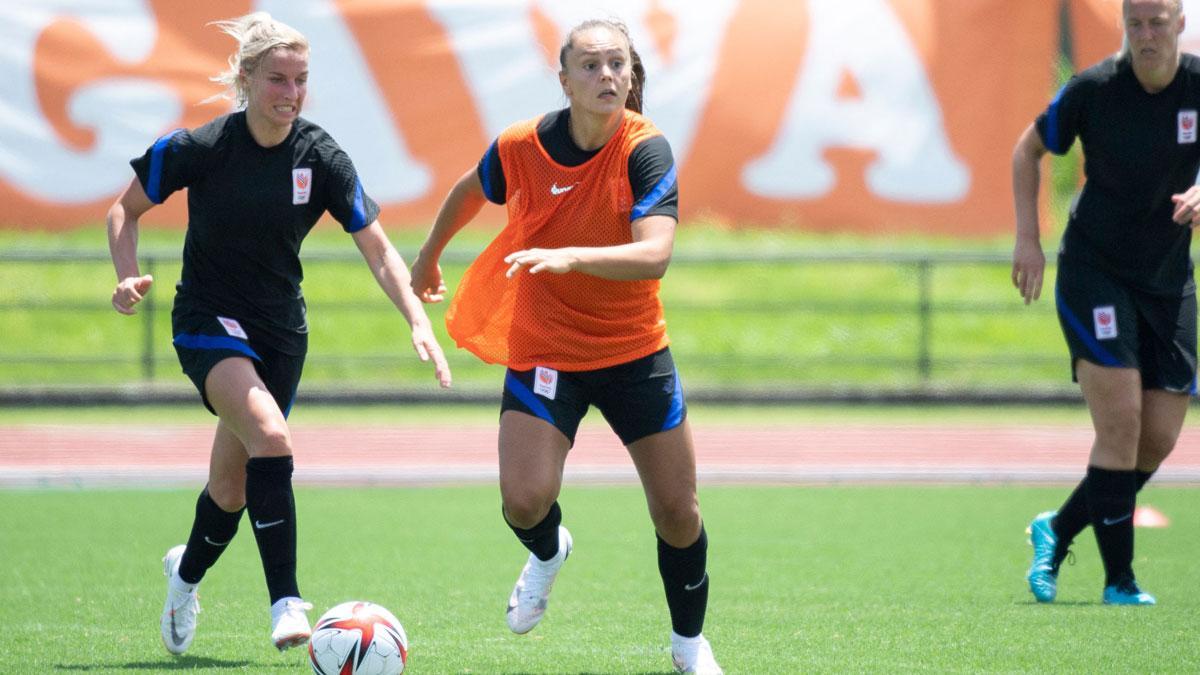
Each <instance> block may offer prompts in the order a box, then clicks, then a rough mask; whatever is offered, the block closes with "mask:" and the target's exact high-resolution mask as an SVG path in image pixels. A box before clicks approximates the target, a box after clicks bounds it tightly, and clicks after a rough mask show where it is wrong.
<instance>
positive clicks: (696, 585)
mask: <svg viewBox="0 0 1200 675" xmlns="http://www.w3.org/2000/svg"><path fill="white" fill-rule="evenodd" d="M706 581H708V572H705V573H704V576H702V577H700V581H697V582H696V583H694V584H684V585H683V590H685V591H694V590H696V589H697V588H700V587H701V586H703V585H704V582H706Z"/></svg>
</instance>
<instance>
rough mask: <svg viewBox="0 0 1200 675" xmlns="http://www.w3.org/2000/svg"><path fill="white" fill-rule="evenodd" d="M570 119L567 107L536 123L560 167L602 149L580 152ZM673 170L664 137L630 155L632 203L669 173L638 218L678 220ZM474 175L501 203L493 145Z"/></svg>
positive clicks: (502, 186)
mask: <svg viewBox="0 0 1200 675" xmlns="http://www.w3.org/2000/svg"><path fill="white" fill-rule="evenodd" d="M570 117H571V109H570V108H564V109H562V110H556V111H554V112H551V113H547V114H546V115H545V116H543V117H542V119H540V120H538V126H537V134H538V142H539V143H541V144H542V147H543V148H545V150H546V153H547V154H549V155H550V158H551V159H553V160H554V161H555V162H558V163H559V164H561V165H563V166H580V165H582V164H584V163H585V162H587V161H588V160H590V159H591V158H593V157H595V156H596V155H597V154H599V153H600V151H601V150H603V149H604V147H603V146H601V147H599V148H596V149H595V150H583V149H581V148H580V147H579V146H578V145H576V144H575V139H573V138H571V127H570V123H569V120H570ZM674 167H675V159H674V157H672V155H671V144H670V143H668V142H667V139H666V137H665V136H655V137H653V138H649V139H646V140H645V141H643V142H642V143H640V144H639V145H638V146H637V147H636V148H634V149H633V152H631V153H630V154H629V171H628V172H629V187H630V188H631V189H632V190H633V202H634V203H635V204H638V203H640V202H642V201H643V200H645V199H646V198H647V196H649V195H650V194H651V192H653V191H654V190H655V188H656V187H658V185H659V183H660V182H662V181H663V178H664V177H667V176H668V174H670V176H671V179H670V180H669V182H668V184H666V188H665V190H664V191H663V192H662V194H661V195H658V194H655V195H654V196H653V197H652V201H653V203H652V204H646V205H645V209H644V210H641V209H639V210H638V211H637V217H638V218H642V217H645V216H670V217H671V218H674V219H675V220H679V187H678V183H677V181H675V180H674V178H673V177H674V172H673V171H672V169H673V168H674ZM476 173H477V174H478V175H479V181H480V182H481V183H482V184H483V185H485V186H487V188H485V195H486V196H487V198H488V200H489V201H491V202H494V203H496V204H503V203H504V201H505V194H507V189H508V182H507V181H506V180H505V178H504V167H503V166H502V165H501V163H500V153H498V152H496V143H495V142H493V143H492V146H491V147H490V148H488V151H487V152H486V153H485V154H484V156H483V158H482V159H480V160H479V166H478V167H476Z"/></svg>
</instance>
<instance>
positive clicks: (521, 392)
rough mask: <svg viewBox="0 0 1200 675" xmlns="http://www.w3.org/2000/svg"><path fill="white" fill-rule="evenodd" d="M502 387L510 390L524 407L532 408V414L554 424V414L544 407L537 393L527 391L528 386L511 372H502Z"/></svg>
mask: <svg viewBox="0 0 1200 675" xmlns="http://www.w3.org/2000/svg"><path fill="white" fill-rule="evenodd" d="M504 387H505V389H508V390H509V391H511V392H512V393H513V395H514V396H516V397H517V399H518V400H520V401H521V403H524V404H525V407H526V408H529V409H530V410H532V411H533V414H535V415H537V416H538V417H540V418H542V419H543V420H546V421H547V422H549V423H550V424H551V425H553V424H554V416H553V415H551V414H550V411H549V410H547V409H546V406H545V405H543V404H542V402H541V401H539V400H538V399H537V395H535V394H534V393H533V392H532V391H529V387H526V386H525V385H524V384H523V383H522V382H521V381H520V380H518V379H517V378H516V377H515V376H514V375H513V374H512V373H505V374H504Z"/></svg>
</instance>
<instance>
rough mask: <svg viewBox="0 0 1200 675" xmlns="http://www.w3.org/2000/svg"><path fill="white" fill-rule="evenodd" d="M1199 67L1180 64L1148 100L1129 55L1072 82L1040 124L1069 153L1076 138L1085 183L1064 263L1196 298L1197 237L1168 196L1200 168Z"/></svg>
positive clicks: (1054, 147)
mask: <svg viewBox="0 0 1200 675" xmlns="http://www.w3.org/2000/svg"><path fill="white" fill-rule="evenodd" d="M1198 111H1200V59H1197V58H1196V57H1195V56H1192V55H1190V54H1184V55H1182V59H1181V61H1180V65H1179V70H1178V72H1177V73H1176V75H1175V79H1174V80H1173V81H1172V82H1171V84H1170V85H1169V86H1168V87H1167V88H1166V89H1164V90H1162V91H1160V92H1158V93H1155V94H1151V93H1148V92H1147V91H1146V90H1145V89H1143V88H1142V86H1141V84H1140V83H1139V82H1138V80H1137V78H1136V76H1135V75H1134V73H1133V67H1132V62H1131V60H1130V58H1129V57H1128V56H1125V57H1120V58H1118V57H1113V58H1109V59H1106V60H1105V61H1102V62H1100V63H1099V64H1097V65H1095V66H1093V67H1091V68H1089V69H1087V70H1085V71H1083V72H1082V73H1079V74H1078V75H1076V76H1075V77H1073V78H1072V79H1071V80H1070V81H1069V82H1068V83H1067V84H1066V85H1065V86H1064V87H1063V88H1062V90H1060V91H1059V93H1058V95H1057V96H1055V98H1054V100H1053V101H1052V102H1051V103H1050V105H1049V107H1048V108H1047V109H1046V111H1045V112H1043V113H1042V114H1041V115H1040V116H1039V117H1038V118H1037V122H1036V128H1037V131H1038V133H1039V135H1040V136H1041V139H1042V142H1043V144H1044V145H1045V146H1046V148H1047V149H1048V150H1050V151H1051V152H1053V153H1055V154H1065V153H1066V152H1067V151H1068V150H1069V149H1070V148H1071V146H1072V144H1073V143H1074V141H1075V139H1076V138H1078V139H1079V140H1080V142H1081V144H1082V147H1083V156H1084V174H1085V176H1086V181H1085V183H1084V186H1083V191H1082V192H1081V193H1080V196H1079V199H1078V200H1077V202H1076V204H1075V206H1074V207H1073V209H1072V212H1071V215H1070V219H1069V221H1068V224H1067V229H1066V231H1065V232H1064V234H1063V241H1062V248H1061V251H1060V255H1061V258H1062V260H1063V262H1064V263H1067V264H1070V263H1073V262H1077V263H1083V264H1089V265H1094V266H1097V267H1099V268H1101V269H1103V270H1105V271H1106V272H1108V273H1110V274H1112V275H1113V276H1115V277H1116V278H1118V279H1120V280H1122V281H1123V282H1124V283H1127V284H1129V285H1130V286H1131V287H1133V288H1135V289H1137V290H1140V291H1143V292H1147V293H1151V294H1155V295H1173V296H1180V295H1186V294H1190V293H1194V292H1195V283H1194V282H1193V280H1192V262H1191V257H1190V253H1189V249H1190V245H1191V238H1192V232H1191V228H1189V227H1187V226H1184V225H1179V224H1177V223H1175V222H1174V221H1173V220H1172V219H1171V214H1172V212H1173V211H1174V204H1173V202H1172V201H1171V196H1172V195H1174V194H1178V193H1182V192H1184V191H1186V190H1187V189H1188V188H1189V187H1191V186H1192V185H1194V184H1195V183H1196V179H1197V170H1198V169H1200V137H1198V127H1200V119H1198V114H1200V113H1198Z"/></svg>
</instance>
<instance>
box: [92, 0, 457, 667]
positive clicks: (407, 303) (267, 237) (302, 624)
mask: <svg viewBox="0 0 1200 675" xmlns="http://www.w3.org/2000/svg"><path fill="white" fill-rule="evenodd" d="M217 25H218V26H219V27H220V28H221V29H222V30H223V31H224V32H225V33H227V34H229V35H230V36H232V37H233V38H234V39H235V40H237V42H238V49H237V51H236V52H235V53H234V55H233V56H232V57H231V58H230V69H229V71H227V72H226V73H224V74H222V76H221V77H219V78H216V79H217V80H218V81H220V82H222V83H224V84H226V85H227V86H228V87H229V88H230V89H231V90H232V91H233V93H234V94H235V95H236V99H237V103H238V104H239V106H240V107H242V108H244V109H242V110H240V111H238V112H234V113H231V114H228V115H223V116H221V117H218V118H217V119H215V120H213V121H212V122H209V123H208V124H206V125H204V126H202V127H199V128H197V129H194V130H191V131H188V130H182V129H181V130H176V131H173V132H171V133H169V134H167V135H166V136H163V137H162V138H160V139H159V140H158V141H157V142H155V143H154V145H153V146H152V147H151V148H150V149H149V150H148V151H147V152H146V154H145V155H144V156H142V157H139V158H137V159H134V160H133V161H132V162H131V164H132V166H133V169H134V171H135V173H136V174H137V175H136V178H135V179H134V180H133V181H131V182H130V184H129V187H127V188H126V189H125V191H124V192H123V193H122V194H121V196H120V198H119V199H118V200H117V202H116V203H115V204H113V205H112V207H111V208H110V209H109V212H108V231H109V247H110V249H111V252H112V258H113V264H114V265H115V267H116V272H117V279H118V283H117V287H116V290H115V291H113V295H112V304H113V307H114V308H116V310H117V311H118V312H120V313H122V314H133V313H134V312H135V306H136V305H137V303H138V302H139V301H141V299H142V298H143V297H144V296H145V294H146V293H147V292H148V291H149V288H150V285H151V283H153V279H151V277H150V276H149V275H142V274H141V272H140V271H139V267H138V261H137V225H138V218H139V217H141V215H142V214H143V213H145V212H146V211H147V210H149V209H150V208H151V207H153V206H154V205H155V204H159V203H162V202H163V200H165V199H166V198H167V197H168V196H169V195H170V194H171V193H173V192H175V191H176V190H179V189H181V188H185V187H186V188H188V197H187V199H188V229H187V236H186V240H185V243H184V250H183V269H182V275H181V276H182V278H181V280H180V282H179V284H178V285H177V287H176V295H175V304H174V308H173V310H172V313H171V323H172V332H173V335H174V344H175V349H176V351H177V353H178V355H179V361H180V363H181V364H182V366H183V371H184V373H186V374H187V375H188V377H190V378H191V380H192V381H193V383H195V385H196V387H197V389H198V390H199V391H200V395H201V398H202V400H203V401H204V404H205V406H206V407H207V408H208V409H209V410H210V411H212V412H213V413H214V414H216V415H217V430H216V437H215V438H214V440H213V446H212V456H211V463H210V467H209V476H208V484H207V486H206V487H205V489H204V490H203V491H202V492H201V493H200V498H199V500H198V501H197V503H196V515H195V519H194V521H193V524H192V530H191V534H190V536H189V538H188V541H187V544H186V545H180V546H176V547H174V548H172V549H171V550H170V551H168V552H167V555H166V557H164V559H163V563H164V573H165V574H166V575H167V577H168V584H167V586H168V590H167V600H166V603H165V606H164V607H163V613H162V620H161V630H162V638H163V643H164V644H165V645H166V648H167V650H168V651H170V652H171V653H173V654H182V653H183V652H184V651H185V650H186V649H187V648H188V646H189V645H190V644H191V642H192V638H193V637H194V635H195V629H196V614H197V612H198V611H199V603H198V602H197V599H196V588H197V585H198V584H199V582H200V579H201V578H202V577H203V576H204V573H205V572H206V571H207V570H208V568H209V567H211V566H212V565H213V564H214V563H215V562H216V561H217V558H218V557H219V556H220V555H221V553H222V552H223V551H224V550H225V547H226V545H228V544H229V542H230V541H231V540H232V538H233V536H234V534H235V533H236V532H237V529H238V521H239V520H240V519H241V516H242V511H248V512H249V517H250V523H251V525H252V526H253V529H254V536H255V539H256V541H257V543H258V549H259V554H260V556H261V558H262V563H263V570H264V573H265V575H266V581H267V589H268V592H269V595H270V601H271V639H272V642H273V643H274V645H275V646H276V647H277V648H279V649H281V650H282V649H286V648H288V647H292V646H295V645H299V644H303V643H304V642H306V641H307V640H308V638H309V635H310V633H311V630H310V627H309V622H308V618H307V615H306V614H305V611H306V610H307V609H311V605H309V604H308V603H306V602H304V601H302V600H301V599H300V591H299V587H298V585H297V582H296V508H295V502H294V500H293V496H292V478H291V477H292V454H293V448H292V440H291V434H290V432H289V430H288V425H287V422H286V419H287V415H288V412H289V410H290V408H291V404H292V401H293V398H294V396H295V393H296V387H297V385H298V383H299V381H300V372H301V368H302V367H303V364H304V356H305V352H306V350H307V332H308V327H307V323H306V320H305V307H304V299H303V296H302V295H301V292H300V281H301V278H302V270H301V266H300V259H299V252H300V244H301V241H302V240H303V239H304V237H305V236H306V235H307V234H308V232H309V231H310V230H311V229H312V227H313V226H314V225H315V224H316V222H317V220H318V219H319V218H320V217H321V216H322V215H323V214H324V213H325V212H326V211H328V212H329V213H330V214H332V215H333V217H334V218H335V219H336V220H337V221H338V222H339V223H340V224H341V226H342V228H343V229H344V230H345V231H346V232H348V233H350V234H351V236H352V237H353V238H354V243H355V244H356V245H357V246H358V249H359V251H360V252H361V253H362V255H363V258H364V259H365V260H366V261H367V264H368V265H369V266H370V268H371V272H372V273H373V274H374V275H375V279H376V281H377V282H378V283H379V285H380V287H381V288H382V289H383V290H384V292H385V293H387V295H388V297H389V298H390V299H391V300H392V302H393V303H394V304H395V305H396V307H397V308H398V309H399V310H400V312H401V313H402V314H403V315H404V318H405V319H406V320H407V321H408V323H409V325H410V327H411V329H412V344H413V347H414V348H415V349H416V351H417V354H418V355H419V356H420V358H421V360H423V361H429V360H432V361H433V363H434V368H435V371H436V377H437V379H438V381H439V382H440V383H441V385H442V386H443V387H447V386H449V385H450V370H449V368H448V367H447V365H446V361H445V358H444V357H443V355H442V351H441V348H440V347H439V345H438V343H437V339H436V338H435V337H434V334H433V331H432V328H431V325H430V322H429V319H428V317H426V315H425V311H424V309H423V308H422V306H421V302H420V301H419V300H418V299H417V298H416V296H415V295H414V294H413V292H412V290H411V288H410V283H409V275H408V271H407V269H406V267H405V264H404V261H403V260H402V259H401V258H400V255H399V254H398V253H397V252H396V250H395V249H394V248H393V247H392V245H391V243H390V242H389V241H388V238H387V235H386V234H385V233H384V231H383V228H382V227H381V226H380V225H379V221H378V220H377V219H376V218H377V216H378V214H379V207H378V206H377V205H376V204H375V202H374V201H372V200H371V198H370V197H369V196H367V194H366V193H365V192H364V191H363V188H362V184H361V182H360V181H359V179H358V176H357V173H356V172H355V170H354V165H353V164H352V163H351V161H350V158H349V157H347V156H346V153H345V152H343V151H342V150H341V148H339V147H338V145H337V143H335V142H334V140H333V139H332V138H331V137H330V136H329V135H328V134H327V133H325V131H324V130H323V129H321V128H320V127H318V126H317V125H315V124H313V123H311V122H309V121H307V120H305V119H303V118H301V117H300V116H299V115H300V111H301V108H302V107H303V104H304V97H305V93H306V83H307V79H308V41H307V40H306V39H305V37H304V36H303V35H301V34H300V33H299V32H297V31H296V30H295V29H293V28H291V27H289V26H287V25H284V24H282V23H280V22H278V21H274V20H273V19H272V18H271V17H270V16H269V15H267V14H265V13H261V12H259V13H255V14H250V15H247V16H244V17H241V18H239V19H234V20H231V21H223V22H218V24H217Z"/></svg>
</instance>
